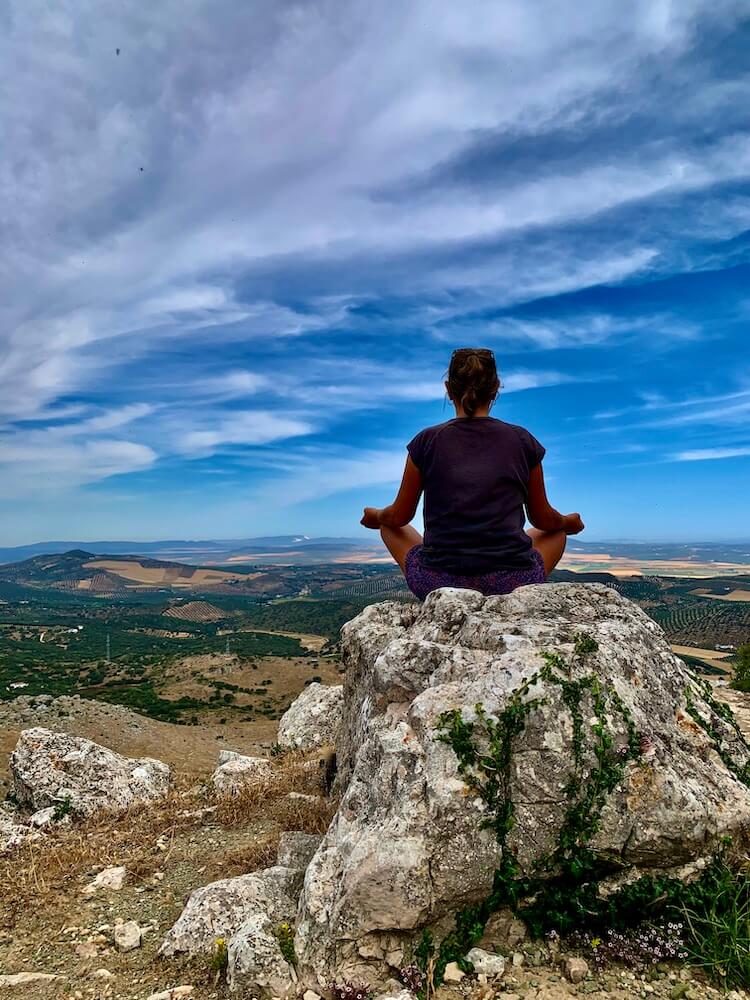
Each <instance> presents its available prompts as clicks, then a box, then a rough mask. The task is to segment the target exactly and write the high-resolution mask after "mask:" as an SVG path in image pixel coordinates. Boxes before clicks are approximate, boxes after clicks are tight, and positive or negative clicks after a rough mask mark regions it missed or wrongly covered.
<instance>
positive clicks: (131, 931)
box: [115, 920, 142, 951]
mask: <svg viewBox="0 0 750 1000" xmlns="http://www.w3.org/2000/svg"><path fill="white" fill-rule="evenodd" d="M141 936H142V935H141V928H140V927H139V926H138V924H137V923H136V922H135V920H127V921H126V922H125V923H122V924H115V946H116V947H117V950H118V951H133V949H134V948H140V946H141Z"/></svg>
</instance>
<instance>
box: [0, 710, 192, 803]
mask: <svg viewBox="0 0 750 1000" xmlns="http://www.w3.org/2000/svg"><path fill="white" fill-rule="evenodd" d="M9 765H10V770H11V775H12V777H13V786H14V790H15V794H16V797H17V799H18V801H19V802H20V803H21V805H25V806H29V807H30V808H31V809H34V810H35V811H36V810H40V809H46V808H48V807H50V806H52V807H55V806H58V807H64V808H65V809H67V810H69V811H70V812H71V813H72V814H74V815H77V816H91V815H92V814H93V813H96V812H99V811H101V810H103V809H114V810H117V811H122V810H125V809H127V808H129V807H130V806H132V805H135V804H137V803H140V802H152V801H154V800H156V799H160V798H163V797H164V796H165V795H166V794H167V792H168V791H169V788H170V786H171V780H172V779H171V771H170V769H169V767H168V766H167V765H166V764H164V763H162V762H161V761H159V760H151V759H150V758H147V757H146V758H142V759H138V760H134V759H131V758H129V757H123V756H122V754H119V753H114V751H112V750H108V749H107V748H106V747H102V746H99V744H97V743H92V741H91V740H86V739H83V738H81V737H78V736H69V735H68V734H67V733H55V732H52V731H51V730H50V729H41V728H36V729H26V730H24V731H23V732H22V733H21V735H20V736H19V738H18V743H17V744H16V748H15V750H14V751H13V753H12V754H11V755H10V762H9Z"/></svg>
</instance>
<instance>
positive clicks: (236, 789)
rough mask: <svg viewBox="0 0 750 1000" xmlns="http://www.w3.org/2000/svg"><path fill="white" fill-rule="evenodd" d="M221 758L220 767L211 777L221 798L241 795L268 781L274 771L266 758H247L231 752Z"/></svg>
mask: <svg viewBox="0 0 750 1000" xmlns="http://www.w3.org/2000/svg"><path fill="white" fill-rule="evenodd" d="M229 753H231V756H229V755H228V754H227V753H226V752H225V754H224V755H222V756H223V758H224V759H222V756H220V757H219V766H218V767H217V768H216V770H215V771H214V773H213V775H212V776H211V783H212V785H213V787H214V791H215V792H216V794H217V795H218V796H219V797H220V798H230V797H232V796H236V795H240V794H241V793H242V792H243V791H245V790H247V789H248V788H251V787H252V786H253V785H259V784H262V782H264V781H267V780H268V779H269V778H270V777H271V775H272V773H273V769H272V766H271V762H270V760H267V759H266V758H265V757H245V756H243V755H242V754H236V753H234V752H232V751H229Z"/></svg>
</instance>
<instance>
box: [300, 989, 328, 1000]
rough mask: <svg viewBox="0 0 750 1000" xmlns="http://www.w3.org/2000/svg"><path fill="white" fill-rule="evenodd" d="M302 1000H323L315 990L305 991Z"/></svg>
mask: <svg viewBox="0 0 750 1000" xmlns="http://www.w3.org/2000/svg"><path fill="white" fill-rule="evenodd" d="M302 1000H323V998H322V997H321V996H320V994H319V993H316V992H315V990H305V992H304V994H303V995H302Z"/></svg>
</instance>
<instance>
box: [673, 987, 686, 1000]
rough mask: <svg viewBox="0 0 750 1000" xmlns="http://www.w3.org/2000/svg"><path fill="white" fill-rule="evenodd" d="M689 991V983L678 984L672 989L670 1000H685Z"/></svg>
mask: <svg viewBox="0 0 750 1000" xmlns="http://www.w3.org/2000/svg"><path fill="white" fill-rule="evenodd" d="M687 991H688V984H687V983H677V984H676V985H675V986H673V987H672V989H671V991H670V994H669V1000H683V997H684V996H685V994H686V993H687Z"/></svg>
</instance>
